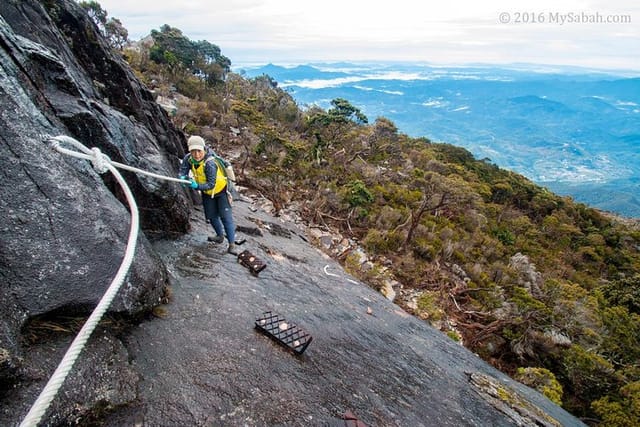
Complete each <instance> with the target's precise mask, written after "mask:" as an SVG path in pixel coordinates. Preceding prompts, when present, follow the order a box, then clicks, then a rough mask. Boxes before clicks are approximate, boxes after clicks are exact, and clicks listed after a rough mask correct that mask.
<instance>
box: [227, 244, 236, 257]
mask: <svg viewBox="0 0 640 427" xmlns="http://www.w3.org/2000/svg"><path fill="white" fill-rule="evenodd" d="M227 252H229V253H230V254H231V255H238V249H237V247H236V245H235V243H229V248H228V249H227Z"/></svg>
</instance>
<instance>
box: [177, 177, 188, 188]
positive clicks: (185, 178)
mask: <svg viewBox="0 0 640 427" xmlns="http://www.w3.org/2000/svg"><path fill="white" fill-rule="evenodd" d="M178 178H180V179H184V180H185V181H186V180H187V177H186V176H184V175H180V176H179V177H178ZM180 185H182V186H183V187H186V186H187V185H189V184H185V183H184V182H181V183H180Z"/></svg>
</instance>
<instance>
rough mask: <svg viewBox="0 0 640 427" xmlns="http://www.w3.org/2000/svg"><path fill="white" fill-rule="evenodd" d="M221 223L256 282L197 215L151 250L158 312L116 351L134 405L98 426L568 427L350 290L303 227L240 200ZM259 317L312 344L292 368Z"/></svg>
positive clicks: (458, 352)
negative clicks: (126, 363)
mask: <svg viewBox="0 0 640 427" xmlns="http://www.w3.org/2000/svg"><path fill="white" fill-rule="evenodd" d="M234 214H235V217H236V219H237V223H238V228H239V229H240V230H244V231H245V232H244V233H239V236H238V238H245V239H246V242H245V243H244V244H243V245H242V246H241V248H242V249H247V250H250V251H251V252H252V253H254V254H255V255H256V256H258V257H259V258H260V259H262V260H263V261H265V262H266V263H267V267H266V268H265V270H263V271H262V272H261V273H260V274H259V275H258V276H257V277H256V276H254V275H252V274H251V273H250V271H249V270H248V269H247V268H245V267H243V266H242V265H240V264H239V263H238V262H237V259H236V257H235V256H232V255H230V254H227V253H226V243H223V244H219V245H217V244H215V243H212V242H208V241H207V235H210V234H211V233H212V230H211V227H209V226H208V225H207V224H205V223H204V220H203V215H202V212H201V211H199V210H194V212H193V214H192V223H193V225H194V227H193V231H192V233H190V234H189V235H187V236H185V237H184V238H183V239H180V240H178V241H174V242H167V241H164V242H158V243H156V245H155V249H156V250H157V251H158V252H159V253H160V254H162V255H161V256H162V258H163V259H164V262H165V263H166V264H167V266H168V269H169V271H170V276H171V283H172V285H171V287H172V297H171V302H170V303H169V304H167V305H166V306H164V307H162V311H161V312H162V315H163V317H162V318H160V319H155V320H152V321H148V322H144V323H142V324H140V325H139V326H137V327H135V328H134V329H133V330H132V331H131V333H130V334H128V335H127V336H126V337H125V338H124V342H125V346H126V347H127V349H128V351H129V357H130V360H131V366H132V368H133V369H135V370H136V371H137V372H138V373H139V375H140V382H139V383H138V387H137V393H138V394H137V398H136V399H135V400H134V401H132V402H131V404H130V405H129V406H125V407H122V408H121V409H120V410H116V411H115V412H114V413H112V414H111V415H109V416H108V417H107V419H106V425H114V426H115V425H146V426H157V425H163V426H181V425H193V426H217V425H225V426H244V425H248V426H272V425H292V426H296V425H297V426H308V425H344V421H342V417H343V415H344V414H345V413H346V412H348V411H350V412H352V413H353V414H355V415H356V416H357V417H358V418H359V419H360V420H361V421H363V422H364V423H366V424H367V425H370V426H433V425H438V426H447V425H450V426H463V425H469V426H472V425H473V426H478V425H486V426H512V425H564V426H570V425H581V423H580V422H579V421H578V420H576V419H575V418H573V417H572V416H570V415H569V414H568V413H566V412H565V411H563V410H562V409H561V408H559V407H557V406H556V405H554V404H553V403H551V402H550V401H548V400H547V399H546V398H544V397H542V396H541V395H540V394H538V393H537V392H534V391H533V390H531V389H529V388H527V387H524V386H522V385H520V384H519V383H516V382H514V381H512V380H510V379H509V378H508V377H507V376H505V375H504V374H502V373H501V372H499V371H497V370H495V369H493V368H491V367H490V366H489V365H487V364H486V363H484V362H483V361H481V360H480V359H479V358H478V357H477V356H475V355H473V354H472V353H470V352H469V351H467V350H466V349H464V348H463V347H462V346H461V345H459V344H457V343H456V342H454V341H453V340H451V339H449V338H448V337H446V336H445V335H444V334H442V333H440V332H438V331H436V330H434V329H433V328H431V327H430V326H428V325H427V324H425V323H424V322H422V321H420V320H418V319H416V318H414V317H412V316H410V315H408V314H407V313H405V312H404V311H402V310H401V309H400V308H399V307H398V306H396V305H394V304H393V303H392V302H390V301H389V300H388V299H386V298H385V297H384V296H383V295H381V294H379V293H377V292H376V291H374V290H372V289H371V288H369V287H367V286H366V285H364V284H362V283H359V282H358V281H357V280H354V279H353V277H350V276H349V275H348V274H346V273H345V272H344V271H343V270H342V268H341V267H340V266H339V265H338V264H337V263H336V262H334V261H333V260H331V259H329V258H328V257H327V256H325V255H324V254H323V253H321V252H320V251H318V250H317V249H316V248H314V247H313V246H312V245H310V244H309V243H308V242H307V237H306V233H305V231H304V230H303V229H302V228H298V227H297V226H295V225H294V224H291V223H289V224H287V223H282V222H280V220H279V219H278V218H274V217H271V216H270V215H269V214H267V213H266V212H264V211H262V210H261V209H259V208H256V207H255V205H253V204H251V203H248V202H246V201H239V202H235V204H234ZM267 310H271V311H273V312H275V313H278V314H280V315H281V316H283V317H285V318H286V319H287V320H289V321H291V322H293V323H295V324H296V325H297V326H299V327H300V328H302V329H304V330H305V331H306V332H308V333H310V334H311V335H312V336H313V341H312V342H311V344H310V345H309V347H308V348H307V349H306V351H305V352H304V353H303V354H302V355H296V354H294V353H293V352H292V351H290V350H288V349H287V348H285V347H284V346H282V345H279V344H278V343H277V342H275V340H273V339H271V338H270V337H269V336H267V335H265V334H263V333H260V332H259V331H258V330H256V328H255V327H254V326H255V320H256V318H258V317H260V315H261V314H262V313H263V312H264V311H267ZM474 378H475V379H476V380H475V381H473V379H474ZM477 378H482V379H484V382H482V381H478V380H477ZM483 384H490V385H491V387H488V389H486V390H485V389H483ZM485 388H487V387H485ZM514 402H515V403H514ZM514 408H515V409H514ZM341 423H342V424H341Z"/></svg>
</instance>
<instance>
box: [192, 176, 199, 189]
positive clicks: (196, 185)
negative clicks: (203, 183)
mask: <svg viewBox="0 0 640 427" xmlns="http://www.w3.org/2000/svg"><path fill="white" fill-rule="evenodd" d="M191 188H193V189H194V190H195V189H196V188H198V183H197V182H196V181H195V179H193V178H191Z"/></svg>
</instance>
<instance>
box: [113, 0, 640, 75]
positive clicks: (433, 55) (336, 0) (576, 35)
mask: <svg viewBox="0 0 640 427" xmlns="http://www.w3.org/2000/svg"><path fill="white" fill-rule="evenodd" d="M636 3H637V2H636V1H635V0H633V1H631V0H618V1H615V0H613V1H606V2H605V1H600V0H568V1H566V2H562V5H559V4H558V2H557V0H535V1H534V0H527V1H520V2H512V1H505V0H493V1H491V0H488V1H484V2H475V1H470V0H469V1H460V0H457V1H456V0H452V1H444V2H439V3H438V5H437V6H434V5H429V4H425V3H419V2H415V1H413V0H394V1H393V6H392V7H391V6H390V4H389V2H388V1H386V0H385V1H380V0H370V1H368V2H355V1H350V2H349V1H344V0H322V1H317V2H314V1H300V0H234V1H228V0H225V1H221V0H214V1H205V0H190V1H182V2H176V1H173V2H164V1H158V0H156V1H149V0H139V1H135V2H132V1H130V0H127V1H123V0H103V1H101V2H100V4H101V5H102V7H103V8H104V9H106V10H107V11H108V12H109V16H113V17H117V18H119V19H120V20H121V21H122V23H123V25H124V26H125V27H126V28H127V30H128V31H129V34H130V37H131V38H132V39H139V38H141V37H143V36H144V35H146V34H149V32H150V31H151V30H152V29H158V28H159V27H160V26H161V25H163V24H168V25H171V26H173V27H177V28H179V29H181V30H182V31H183V33H184V34H185V35H186V36H187V37H189V38H191V39H192V40H208V41H209V42H211V43H214V44H217V45H218V46H220V48H221V49H222V51H223V53H224V54H225V55H226V56H228V57H229V58H230V59H231V60H232V61H234V62H283V61H290V62H303V61H334V60H352V61H355V60H378V61H381V60H404V61H429V62H434V63H452V62H457V63H460V62H462V63H469V62H502V63H509V62H536V63H546V64H564V65H583V66H592V67H600V68H628V69H635V70H640V49H639V48H638V46H640V25H638V23H637V21H639V20H640V4H636ZM580 13H584V14H592V15H593V14H600V15H602V16H605V17H606V16H610V15H616V16H617V15H619V16H628V17H630V18H631V22H630V23H617V24H616V23H608V24H607V23H600V24H589V23H575V22H574V23H571V24H568V23H565V24H563V25H560V24H559V23H558V22H550V20H554V19H558V17H561V16H567V14H580ZM501 14H507V15H501ZM506 16H508V21H509V22H501V20H506V18H505V17H506ZM532 20H533V21H536V20H537V21H536V22H532ZM525 21H526V22H525ZM539 21H543V22H539Z"/></svg>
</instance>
